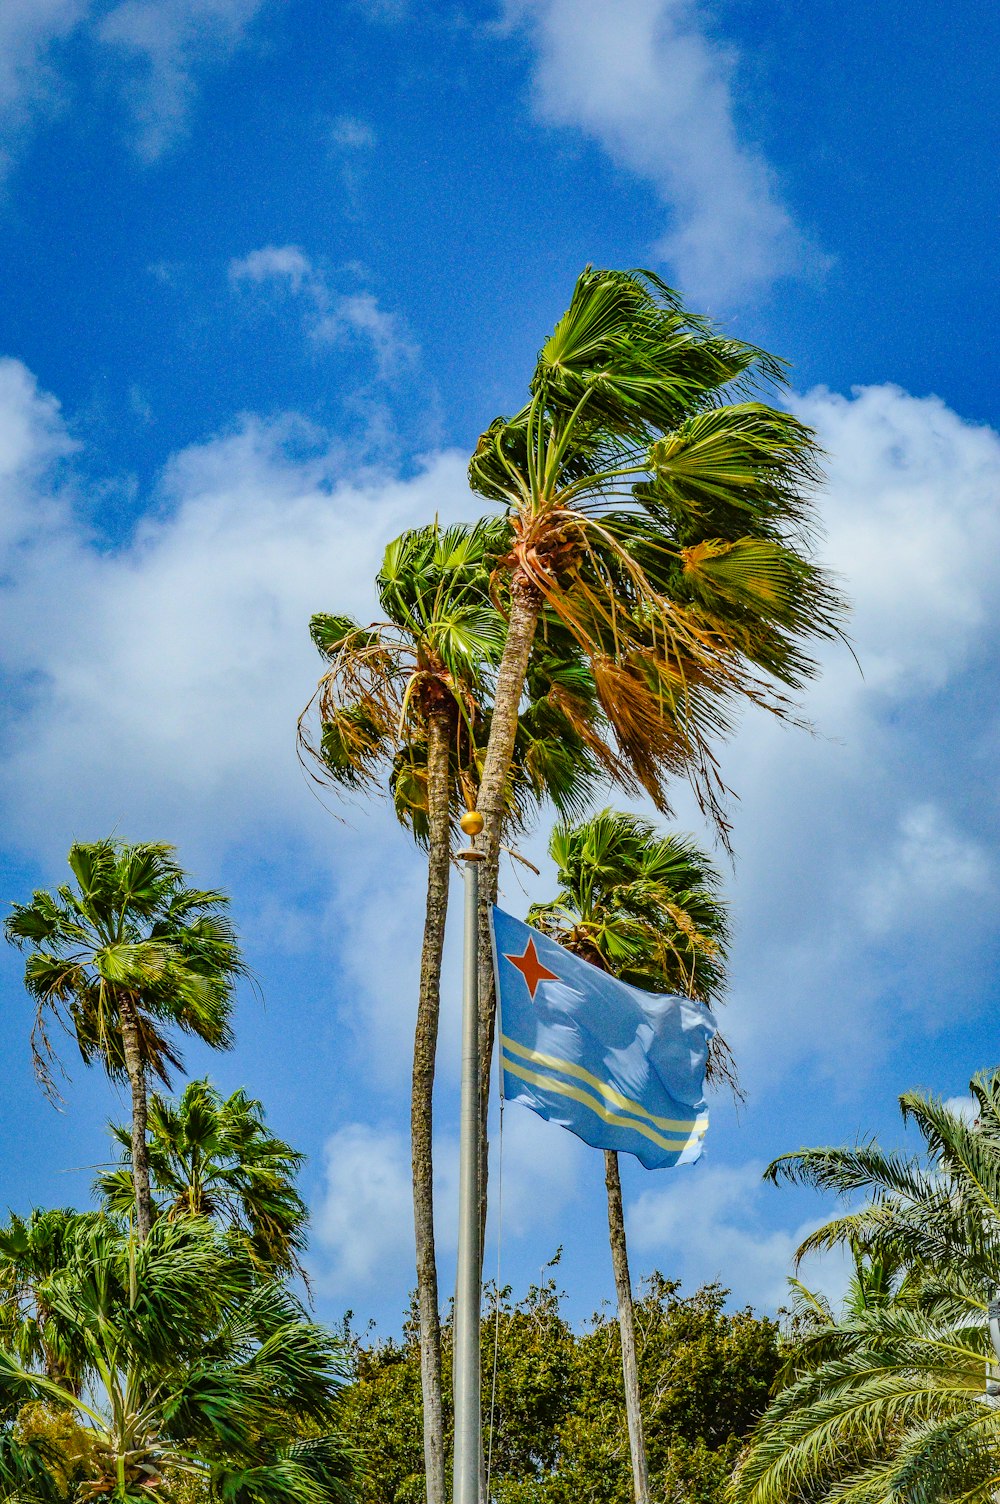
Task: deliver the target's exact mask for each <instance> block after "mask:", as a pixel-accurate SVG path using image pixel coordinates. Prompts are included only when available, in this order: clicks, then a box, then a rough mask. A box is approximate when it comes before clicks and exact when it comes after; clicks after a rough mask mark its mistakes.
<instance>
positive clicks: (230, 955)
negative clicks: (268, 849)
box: [4, 839, 244, 1237]
mask: <svg viewBox="0 0 1000 1504" xmlns="http://www.w3.org/2000/svg"><path fill="white" fill-rule="evenodd" d="M69 865H70V868H71V869H72V872H73V876H74V877H75V879H76V884H75V886H72V885H70V884H64V885H63V886H61V887H60V888H58V889H57V890H56V892H55V893H47V892H44V891H37V892H35V893H34V894H33V896H32V899H31V902H30V903H27V904H14V911H13V913H12V914H11V915H10V916H9V917H8V918H7V920H6V921H5V924H4V929H5V933H6V936H7V939H8V940H10V941H12V942H13V943H14V944H15V945H17V946H19V947H20V948H21V949H22V950H25V949H26V950H28V952H29V954H28V959H27V962H26V964H25V970H24V981H25V986H26V987H27V989H28V992H29V994H30V995H31V997H32V998H34V1000H35V1005H36V1014H35V1028H34V1030H33V1033H32V1050H33V1054H34V1059H35V1066H36V1070H37V1072H38V1075H39V1076H40V1078H41V1080H42V1083H43V1085H44V1086H45V1087H46V1088H47V1089H48V1090H49V1091H50V1092H53V1091H54V1081H53V1076H52V1063H53V1060H54V1058H55V1053H54V1050H53V1046H52V1042H51V1039H50V1035H49V1024H50V1021H51V1020H53V1019H54V1020H55V1021H56V1022H58V1023H59V1024H61V1025H63V1026H64V1027H66V1028H67V1030H68V1031H69V1032H70V1033H72V1034H73V1035H75V1038H76V1042H77V1045H78V1047H79V1050H80V1054H81V1056H82V1057H83V1060H84V1062H85V1063H86V1064H87V1065H89V1064H91V1063H92V1062H93V1061H94V1060H95V1059H99V1060H100V1061H101V1062H102V1064H103V1065H104V1068H105V1070H106V1071H107V1072H108V1074H109V1076H111V1077H113V1078H121V1077H125V1078H126V1079H127V1080H128V1083H129V1086H130V1088H131V1093H132V1130H131V1140H132V1176H133V1181H134V1184H135V1207H136V1225H137V1227H138V1230H139V1236H140V1237H146V1236H147V1235H148V1233H149V1230H150V1227H151V1226H152V1220H153V1206H152V1199H151V1195H150V1186H149V1160H148V1152H147V1145H146V1119H147V1100H146V1093H147V1080H148V1076H149V1074H150V1073H153V1074H155V1075H157V1076H159V1077H160V1079H161V1080H163V1081H164V1082H167V1081H168V1079H169V1077H168V1069H169V1067H170V1066H179V1064H180V1060H179V1057H178V1055H177V1052H176V1049H175V1047H174V1045H173V1044H172V1042H171V1040H170V1037H169V1033H168V1032H167V1031H169V1030H172V1029H178V1030H181V1031H182V1032H184V1033H188V1034H194V1035H196V1036H197V1037H198V1038H199V1039H203V1040H205V1041H206V1043H208V1044H211V1045H213V1046H215V1047H216V1048H217V1049H226V1048H228V1047H229V1045H230V1044H231V1042H232V1035H231V1033H230V1029H229V1017H230V1013H231V1011H232V999H233V983H234V980H235V978H236V977H237V976H238V975H240V974H241V973H243V971H244V967H243V964H242V962H241V960H240V955H239V950H238V947H237V944H236V938H235V935H234V933H233V929H232V926H231V925H230V924H229V921H228V919H227V918H226V915H225V908H226V904H227V902H228V900H227V899H226V897H225V895H224V894H222V893H218V892H214V891H204V890H200V889H195V888H189V887H188V886H187V885H186V880H185V874H184V872H183V870H182V869H181V868H180V867H179V866H178V864H177V862H176V860H175V859H174V854H173V847H172V846H167V845H164V844H162V843H150V842H144V843H140V844H138V845H135V846H128V845H126V844H125V843H124V842H121V841H116V840H112V839H108V840H103V841H94V842H90V843H77V844H74V845H73V846H72V847H71V848H70V853H69Z"/></svg>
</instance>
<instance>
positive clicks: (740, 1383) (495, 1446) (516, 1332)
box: [343, 1275, 779, 1504]
mask: <svg viewBox="0 0 1000 1504" xmlns="http://www.w3.org/2000/svg"><path fill="white" fill-rule="evenodd" d="M563 1302H564V1297H563V1296H561V1294H560V1292H559V1290H558V1287H557V1285H556V1283H555V1281H554V1280H553V1279H550V1280H548V1281H546V1282H544V1283H543V1284H541V1285H539V1286H536V1287H534V1288H532V1289H531V1290H530V1291H529V1292H528V1294H527V1296H526V1297H525V1298H524V1300H521V1301H515V1300H513V1298H512V1295H511V1291H510V1290H509V1289H504V1290H502V1291H500V1292H499V1295H497V1292H496V1291H493V1292H492V1298H491V1301H490V1302H488V1305H487V1310H486V1314H485V1316H484V1322H483V1345H482V1371H483V1375H484V1413H483V1422H484V1449H485V1452H486V1455H487V1457H488V1458H489V1459H490V1471H491V1494H492V1497H494V1498H495V1499H496V1500H497V1501H498V1504H629V1501H630V1499H631V1489H632V1484H631V1473H630V1466H629V1450H628V1436H627V1432H626V1426H625V1418H624V1408H623V1406H624V1396H623V1390H622V1370H621V1358H620V1349H619V1342H618V1330H617V1321H616V1320H615V1318H614V1317H613V1315H611V1314H609V1313H607V1312H602V1313H599V1314H598V1315H596V1316H595V1317H594V1318H593V1320H592V1321H591V1322H590V1323H589V1324H588V1325H587V1327H586V1328H585V1329H584V1330H583V1331H576V1330H574V1328H573V1326H572V1324H571V1323H570V1321H569V1320H568V1319H567V1317H566V1315H565V1313H564V1310H563ZM498 1313H499V1321H497V1315H498ZM636 1317H637V1329H638V1338H639V1344H638V1345H639V1366H640V1377H641V1381H642V1392H643V1396H644V1419H645V1422H646V1432H647V1444H648V1448H649V1454H650V1472H651V1476H652V1481H653V1496H654V1497H655V1498H658V1499H659V1498H664V1499H668V1500H670V1501H671V1504H673V1501H675V1500H676V1501H677V1504H717V1501H719V1500H721V1498H722V1496H723V1495H722V1492H721V1488H722V1483H723V1480H724V1478H725V1477H726V1476H727V1475H728V1472H729V1470H730V1467H731V1464H732V1459H733V1457H734V1455H735V1451H736V1449H737V1448H738V1446H739V1444H740V1440H741V1438H743V1437H745V1436H746V1435H747V1433H748V1431H749V1429H750V1427H751V1426H752V1424H753V1422H754V1420H755V1419H756V1417H757V1416H758V1415H759V1414H760V1412H761V1411H762V1409H763V1408H764V1406H765V1404H766V1402H767V1396H768V1391H769V1389H770V1387H771V1384H772V1382H773V1380H774V1377H775V1374H776V1372H777V1368H778V1362H779V1357H778V1348H777V1328H776V1325H775V1323H773V1322H771V1321H767V1320H761V1319H759V1318H757V1317H755V1316H754V1315H753V1314H752V1312H750V1311H749V1310H747V1311H737V1312H727V1311H726V1310H725V1309H724V1292H723V1291H721V1290H720V1289H719V1288H718V1287H717V1286H708V1287H706V1288H705V1289H704V1290H701V1291H699V1292H698V1293H697V1294H696V1295H694V1296H691V1297H688V1298H683V1297H682V1296H681V1294H680V1288H679V1286H678V1285H677V1284H676V1283H672V1282H670V1281H667V1280H664V1279H663V1278H662V1277H661V1276H659V1275H654V1276H653V1278H652V1279H651V1280H650V1281H649V1283H648V1285H647V1287H646V1289H645V1291H644V1293H643V1295H642V1298H641V1299H640V1300H638V1301H637V1303H636ZM347 1335H348V1338H349V1340H350V1342H351V1345H352V1348H353V1354H354V1364H355V1375H356V1376H355V1379H354V1382H353V1383H352V1384H351V1385H350V1386H349V1387H348V1388H347V1390H346V1391H345V1394H344V1410H343V1424H344V1426H345V1428H346V1429H347V1430H348V1432H349V1434H350V1435H351V1437H352V1439H354V1440H355V1441H356V1443H357V1445H358V1446H359V1448H360V1449H361V1450H362V1451H363V1452H364V1453H365V1456H366V1458H367V1469H366V1472H365V1476H364V1478H363V1479H362V1480H361V1483H360V1495H359V1496H360V1499H361V1501H362V1504H411V1501H412V1504H416V1501H419V1500H420V1499H421V1498H422V1497H423V1478H422V1465H423V1464H422V1456H421V1431H420V1372H419V1356H418V1349H417V1340H416V1331H415V1327H414V1325H413V1323H412V1321H411V1323H410V1324H408V1326H407V1327H406V1329H405V1331H404V1334H403V1337H402V1339H401V1340H398V1341H397V1340H389V1341H384V1342H375V1343H370V1342H366V1341H365V1340H364V1339H363V1338H361V1337H359V1336H358V1335H357V1334H354V1335H351V1333H350V1329H349V1328H348V1334H347ZM495 1335H496V1336H497V1337H498V1343H497V1347H496V1390H495V1404H494V1406H493V1426H492V1447H491V1444H490V1426H489V1420H490V1413H491V1404H490V1399H491V1375H492V1373H493V1366H494V1336H495ZM444 1352H445V1371H446V1376H447V1375H448V1374H450V1365H451V1329H450V1325H447V1326H446V1327H445V1331H444ZM445 1387H446V1392H447V1390H448V1389H449V1387H450V1386H449V1385H448V1384H447V1383H446V1386H445ZM450 1423H451V1417H450V1415H449V1416H448V1424H449V1427H450Z"/></svg>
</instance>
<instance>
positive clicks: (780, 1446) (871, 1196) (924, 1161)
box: [733, 1072, 1000, 1504]
mask: <svg viewBox="0 0 1000 1504" xmlns="http://www.w3.org/2000/svg"><path fill="white" fill-rule="evenodd" d="M971 1090H972V1094H973V1098H974V1102H975V1108H976V1113H977V1117H976V1120H975V1121H973V1122H969V1121H967V1120H966V1118H965V1117H963V1116H962V1115H961V1114H960V1113H957V1112H955V1111H954V1110H953V1109H951V1108H949V1107H948V1106H947V1105H946V1104H945V1103H942V1102H940V1101H938V1100H937V1099H935V1098H933V1097H930V1096H927V1095H924V1094H922V1093H917V1092H907V1093H905V1094H904V1096H903V1097H902V1098H901V1099H900V1105H901V1107H902V1110H903V1114H904V1117H905V1118H906V1119H907V1120H908V1121H910V1122H912V1123H913V1124H914V1125H915V1126H916V1127H917V1128H918V1129H919V1131H920V1133H921V1135H922V1137H923V1139H924V1142H925V1152H924V1154H923V1156H922V1157H920V1158H918V1157H917V1156H916V1155H912V1156H904V1155H901V1154H897V1153H892V1152H886V1151H883V1150H881V1149H880V1148H879V1146H878V1145H877V1144H876V1143H874V1142H871V1143H867V1144H863V1145H860V1146H857V1147H855V1148H846V1149H811V1150H800V1151H798V1153H796V1154H791V1155H783V1156H782V1157H781V1158H780V1159H779V1160H776V1161H775V1162H774V1163H773V1164H772V1165H771V1166H770V1167H769V1169H768V1175H769V1176H770V1178H771V1179H773V1180H791V1181H796V1182H799V1183H804V1184H809V1185H813V1186H816V1187H818V1188H820V1189H823V1190H827V1191H834V1192H836V1193H838V1194H840V1195H846V1196H857V1195H858V1194H859V1193H864V1194H866V1195H867V1197H868V1200H867V1201H866V1203H865V1204H864V1205H863V1206H861V1207H859V1208H857V1209H855V1210H852V1211H849V1212H847V1213H845V1214H843V1215H841V1216H839V1217H837V1218H835V1219H833V1220H832V1221H831V1222H830V1223H829V1224H827V1226H826V1227H824V1228H821V1229H820V1230H819V1231H818V1232H817V1233H815V1234H813V1235H812V1236H811V1237H810V1238H808V1239H806V1240H805V1242H804V1243H803V1245H802V1247H801V1248H800V1249H799V1255H800V1256H802V1255H804V1254H805V1253H806V1252H808V1251H810V1250H811V1249H812V1248H815V1247H834V1246H837V1245H838V1244H847V1245H848V1246H849V1247H850V1248H851V1249H852V1250H853V1251H854V1254H855V1259H856V1264H858V1265H860V1268H861V1269H862V1270H863V1271H864V1278H863V1279H862V1280H861V1281H860V1282H859V1281H858V1280H855V1282H854V1283H853V1285H852V1287H851V1289H850V1290H849V1303H848V1307H847V1309H846V1311H845V1313H844V1314H843V1315H842V1316H841V1317H840V1318H839V1319H837V1320H835V1321H826V1322H825V1323H824V1322H818V1323H815V1324H813V1326H812V1327H811V1328H810V1329H807V1330H806V1331H805V1332H804V1333H803V1332H802V1331H793V1336H792V1340H791V1342H790V1346H789V1350H788V1355H787V1362H786V1368H785V1376H786V1379H787V1380H788V1382H787V1383H786V1385H785V1387H784V1388H783V1389H781V1390H780V1391H779V1392H778V1393H777V1394H776V1395H775V1398H774V1400H773V1401H772V1403H771V1405H770V1406H769V1408H768V1410H767V1412H766V1413H765V1415H764V1417H763V1418H762V1420H761V1423H760V1425H759V1427H758V1430H757V1433H756V1435H755V1437H754V1439H753V1441H752V1444H751V1446H750V1447H749V1449H748V1451H747V1453H746V1455H745V1456H744V1458H743V1459H742V1461H741V1464H740V1467H739V1470H738V1473H737V1476H736V1479H735V1482H734V1486H733V1496H734V1499H737V1500H739V1501H741V1504H771V1501H773V1504H777V1501H779V1500H782V1501H783V1500H785V1499H790V1498H800V1497H803V1498H806V1497H807V1498H810V1499H812V1498H816V1499H820V1498H824V1499H825V1498H830V1499H838V1500H840V1499H844V1500H857V1501H859V1504H861V1501H866V1504H867V1501H878V1504H890V1501H891V1504H897V1501H898V1504H904V1501H905V1504H931V1501H934V1504H942V1501H945V1500H955V1501H957V1500H959V1499H961V1500H964V1501H967V1504H974V1501H980V1500H982V1501H984V1504H985V1501H986V1500H992V1499H993V1498H995V1490H996V1488H997V1484H998V1479H1000V1410H998V1409H997V1399H998V1398H1000V1385H998V1384H997V1382H996V1368H995V1365H996V1354H995V1353H994V1350H993V1346H992V1343H991V1340H990V1335H989V1331H988V1328H987V1311H988V1307H989V1304H990V1302H991V1301H992V1300H994V1299H995V1298H996V1294H997V1291H998V1290H1000V1213H998V1206H1000V1111H998V1109H1000V1073H997V1072H989V1073H985V1074H983V1075H982V1076H979V1077H976V1078H975V1079H974V1081H973V1082H972V1084H971Z"/></svg>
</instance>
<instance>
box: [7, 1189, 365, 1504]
mask: <svg viewBox="0 0 1000 1504" xmlns="http://www.w3.org/2000/svg"><path fill="white" fill-rule="evenodd" d="M44 1296H45V1300H46V1303H47V1305H48V1308H49V1310H50V1312H51V1317H50V1320H51V1322H52V1324H53V1325H54V1326H57V1327H59V1328H61V1329H63V1330H64V1331H65V1332H67V1333H73V1334H75V1337H76V1340H77V1341H78V1342H79V1343H80V1346H81V1348H82V1369H81V1372H82V1377H83V1382H82V1383H81V1384H79V1385H77V1386H68V1385H66V1384H65V1383H60V1382H58V1381H55V1380H53V1379H51V1378H49V1377H48V1376H46V1375H45V1374H44V1373H40V1372H39V1371H38V1370H37V1369H36V1368H34V1367H32V1366H31V1365H29V1364H27V1363H25V1362H24V1361H23V1360H22V1359H21V1358H20V1357H19V1355H18V1354H16V1353H14V1352H12V1351H10V1350H9V1349H4V1348H0V1409H2V1407H3V1406H5V1405H13V1404H17V1403H21V1404H23V1403H26V1402H28V1401H31V1400H43V1401H47V1402H48V1403H50V1404H52V1405H55V1406H58V1407H60V1408H62V1409H66V1410H69V1411H70V1412H72V1413H73V1414H75V1415H76V1416H77V1417H78V1419H79V1421H80V1423H81V1425H82V1426H83V1428H84V1429H85V1431H86V1433H87V1436H88V1440H89V1443H90V1445H89V1448H88V1455H87V1463H88V1467H89V1469H90V1476H89V1477H88V1478H87V1479H86V1480H85V1481H84V1482H83V1483H82V1484H81V1486H80V1490H79V1493H78V1495H77V1496H78V1497H80V1498H85V1499H89V1500H92V1501H97V1500H102V1499H106V1500H112V1499H114V1500H115V1501H124V1500H139V1499H146V1500H148V1499H150V1498H153V1499H162V1498H163V1497H164V1494H165V1493H166V1496H167V1497H169V1496H171V1494H172V1489H171V1487H170V1480H175V1481H176V1480H178V1479H182V1478H185V1477H187V1478H191V1479H193V1480H200V1481H201V1482H202V1484H203V1485H205V1486H207V1487H208V1489H209V1490H210V1494H211V1496H212V1497H215V1498H220V1499H224V1500H226V1501H231V1504H306V1501H311V1500H316V1501H321V1504H347V1501H348V1500H349V1499H350V1497H351V1490H350V1487H349V1480H350V1475H351V1470H352V1463H351V1457H350V1454H349V1451H348V1449H347V1448H346V1447H345V1445H344V1443H343V1441H342V1440H341V1438H340V1436H339V1435H338V1434H337V1432H336V1429H335V1404H336V1397H337V1391H338V1388H339V1386H340V1383H341V1381H342V1378H343V1374H344V1362H343V1357H342V1354H341V1351H340V1349H339V1347H338V1345H337V1343H336V1342H335V1341H334V1340H333V1338H332V1337H331V1336H330V1335H329V1334H328V1333H327V1332H325V1331H324V1330H323V1329H322V1328H321V1327H318V1326H315V1325H314V1324H312V1323H311V1322H309V1321H308V1320H307V1319H306V1317H305V1314H304V1312H303V1311H302V1308H301V1307H300V1306H299V1304H298V1303H297V1302H296V1301H295V1299H294V1298H293V1297H292V1296H291V1295H290V1293H289V1292H288V1291H287V1289H285V1288H284V1287H283V1286H282V1285H281V1284H280V1283H279V1282H276V1281H269V1282H266V1283H261V1282H260V1281H259V1279H258V1278H257V1276H256V1273H255V1270H254V1268H253V1265H252V1264H251V1263H250V1262H248V1260H247V1259H246V1258H245V1257H243V1255H242V1252H241V1251H239V1250H234V1248H233V1246H232V1244H231V1243H230V1242H228V1241H227V1240H225V1239H223V1238H221V1237H220V1236H219V1235H218V1233H216V1231H215V1230H214V1229H213V1228H212V1226H211V1224H209V1223H207V1222H204V1221H200V1220H197V1219H194V1218H190V1217H186V1218H182V1219H180V1220H176V1221H172V1220H171V1219H169V1218H166V1217H164V1218H161V1219H160V1220H159V1221H158V1222H157V1223H155V1225H154V1226H153V1228H152V1230H151V1232H150V1234H149V1236H148V1237H147V1238H146V1239H145V1241H143V1242H137V1240H136V1238H135V1237H134V1236H133V1235H132V1234H130V1233H122V1232H121V1231H120V1230H119V1229H118V1228H117V1227H116V1226H115V1224H114V1223H112V1222H111V1221H110V1220H109V1219H107V1218H98V1219H96V1221H93V1222H92V1223H91V1224H90V1225H89V1226H88V1228H87V1229H86V1230H85V1231H83V1232H81V1235H80V1236H79V1237H78V1238H77V1239H76V1241H75V1244H74V1246H73V1248H72V1251H71V1257H70V1258H69V1260H68V1262H67V1263H66V1265H65V1266H64V1267H63V1268H61V1269H58V1270H56V1271H54V1272H53V1274H52V1275H51V1276H50V1277H49V1278H48V1279H47V1280H46V1281H45V1283H44Z"/></svg>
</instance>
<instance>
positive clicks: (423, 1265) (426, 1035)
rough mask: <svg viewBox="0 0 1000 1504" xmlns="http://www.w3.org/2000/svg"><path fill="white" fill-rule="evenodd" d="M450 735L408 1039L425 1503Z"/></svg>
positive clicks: (435, 730)
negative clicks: (436, 1083)
mask: <svg viewBox="0 0 1000 1504" xmlns="http://www.w3.org/2000/svg"><path fill="white" fill-rule="evenodd" d="M448 740H449V720H448V716H447V714H434V715H431V716H430V718H429V720H428V725H427V811H428V829H429V843H428V844H429V851H428V858H427V911H426V917H425V920H424V944H423V951H422V954H421V957H420V997H419V1001H418V1003H417V1025H416V1031H415V1033H414V1039H413V1090H412V1095H411V1099H410V1131H411V1141H412V1153H413V1227H414V1233H415V1236H416V1245H417V1309H418V1312H419V1317H420V1385H421V1390H422V1392H423V1418H424V1472H425V1475H426V1480H427V1504H445V1459H444V1408H443V1401H442V1385H441V1318H440V1307H439V1304H438V1282H437V1262H436V1259H435V1254H434V1163H433V1146H432V1135H433V1099H434V1063H435V1057H436V1054H437V1039H438V1016H439V1012H440V1002H441V955H442V951H443V948H444V927H445V917H446V915H447V911H448V877H449V872H450V863H451V838H450V818H449V817H450V809H449V780H448V754H449V748H448Z"/></svg>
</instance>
